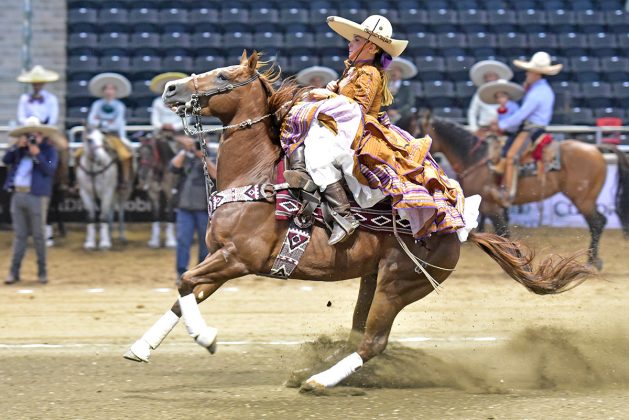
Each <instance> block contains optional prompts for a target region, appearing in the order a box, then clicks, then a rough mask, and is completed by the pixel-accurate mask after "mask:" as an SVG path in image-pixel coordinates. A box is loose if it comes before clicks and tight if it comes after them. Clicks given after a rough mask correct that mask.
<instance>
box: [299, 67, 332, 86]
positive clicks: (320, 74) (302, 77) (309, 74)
mask: <svg viewBox="0 0 629 420" xmlns="http://www.w3.org/2000/svg"><path fill="white" fill-rule="evenodd" d="M295 78H296V80H297V83H299V84H300V85H302V86H312V87H315V88H324V87H326V85H327V84H328V83H330V82H331V81H332V80H336V79H338V78H339V75H338V73H337V72H335V71H334V70H332V69H331V68H329V67H323V66H312V67H306V68H305V69H303V70H301V71H300V72H299V73H297V75H296V76H295Z"/></svg>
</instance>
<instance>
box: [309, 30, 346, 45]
mask: <svg viewBox="0 0 629 420" xmlns="http://www.w3.org/2000/svg"><path fill="white" fill-rule="evenodd" d="M314 45H316V46H317V47H319V48H326V47H337V48H342V47H345V46H346V45H347V41H345V39H344V38H342V37H340V36H338V34H337V33H336V32H333V31H326V32H318V33H316V34H314Z"/></svg>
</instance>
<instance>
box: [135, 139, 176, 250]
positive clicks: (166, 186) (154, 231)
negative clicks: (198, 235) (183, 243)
mask: <svg viewBox="0 0 629 420" xmlns="http://www.w3.org/2000/svg"><path fill="white" fill-rule="evenodd" d="M137 153H138V165H137V177H136V185H137V188H138V190H139V191H142V192H143V193H145V194H146V197H147V198H148V200H149V202H150V203H151V216H152V220H151V221H152V224H151V238H150V239H149V241H148V243H147V245H148V246H149V248H159V247H160V246H161V223H165V225H166V226H165V232H164V233H165V236H166V237H165V241H164V246H165V247H167V248H175V247H176V246H177V239H176V235H175V224H174V221H175V211H174V202H173V195H174V190H175V188H176V186H177V178H178V176H177V175H176V174H174V173H172V172H171V171H169V170H168V165H169V163H170V160H171V159H172V158H173V157H174V156H175V153H176V145H175V144H174V140H171V139H170V138H167V137H166V136H159V135H155V134H153V135H150V134H149V135H147V136H143V137H140V147H139V148H138V150H137ZM162 200H163V201H162ZM162 204H163V205H162Z"/></svg>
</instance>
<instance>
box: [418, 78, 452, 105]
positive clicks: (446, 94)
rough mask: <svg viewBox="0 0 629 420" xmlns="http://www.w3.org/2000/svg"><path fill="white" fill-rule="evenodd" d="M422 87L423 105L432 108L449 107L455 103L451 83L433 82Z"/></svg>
mask: <svg viewBox="0 0 629 420" xmlns="http://www.w3.org/2000/svg"><path fill="white" fill-rule="evenodd" d="M423 86H424V98H423V99H424V100H425V103H426V104H427V105H429V106H431V107H433V108H436V107H444V108H445V107H451V106H453V105H454V103H455V97H456V94H455V92H454V85H453V84H452V82H447V81H442V80H433V81H431V82H426V83H424V84H423Z"/></svg>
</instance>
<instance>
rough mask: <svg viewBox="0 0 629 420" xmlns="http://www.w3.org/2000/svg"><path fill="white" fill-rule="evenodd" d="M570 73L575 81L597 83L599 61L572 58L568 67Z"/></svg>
mask: <svg viewBox="0 0 629 420" xmlns="http://www.w3.org/2000/svg"><path fill="white" fill-rule="evenodd" d="M567 70H568V71H570V72H572V74H573V79H574V80H576V81H579V82H597V81H600V80H599V73H598V72H599V70H600V65H599V61H598V59H597V58H595V57H589V56H586V55H585V56H581V57H572V58H571V59H570V63H569V65H568V69H567Z"/></svg>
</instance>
